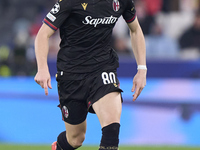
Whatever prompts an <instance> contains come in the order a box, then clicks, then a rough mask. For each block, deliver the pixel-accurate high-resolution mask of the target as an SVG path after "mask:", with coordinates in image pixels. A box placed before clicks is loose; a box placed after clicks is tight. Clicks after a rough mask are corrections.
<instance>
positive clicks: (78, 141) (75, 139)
mask: <svg viewBox="0 0 200 150" xmlns="http://www.w3.org/2000/svg"><path fill="white" fill-rule="evenodd" d="M84 140H85V133H80V134H78V135H76V136H72V137H69V140H68V142H69V144H70V145H71V146H72V147H74V148H78V147H80V146H82V143H83V141H84Z"/></svg>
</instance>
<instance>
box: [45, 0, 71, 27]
mask: <svg viewBox="0 0 200 150" xmlns="http://www.w3.org/2000/svg"><path fill="white" fill-rule="evenodd" d="M70 12H71V0H59V1H58V2H57V3H56V4H55V5H54V6H53V8H52V9H51V11H50V12H49V13H48V14H47V15H46V17H45V18H44V20H43V22H44V23H45V24H47V25H48V26H49V27H50V28H52V29H53V30H55V31H56V30H57V29H58V28H59V27H60V26H61V25H62V23H63V22H64V21H65V20H66V19H67V17H68V16H69V14H70Z"/></svg>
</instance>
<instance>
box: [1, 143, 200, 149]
mask: <svg viewBox="0 0 200 150" xmlns="http://www.w3.org/2000/svg"><path fill="white" fill-rule="evenodd" d="M199 149H200V147H171V146H169V147H166V146H163V147H157V146H149V147H147V146H146V147H142V146H138V147H136V146H135V147H134V146H133V147H128V146H120V150H199ZM0 150H51V146H42V145H41V146H36V145H34V146H32V145H5V144H0ZM78 150H98V146H88V147H87V146H83V147H81V148H79V149H78Z"/></svg>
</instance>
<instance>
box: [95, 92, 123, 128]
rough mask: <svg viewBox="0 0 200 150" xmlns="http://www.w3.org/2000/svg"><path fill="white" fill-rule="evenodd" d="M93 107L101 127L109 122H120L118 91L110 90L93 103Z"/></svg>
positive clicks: (120, 109)
mask: <svg viewBox="0 0 200 150" xmlns="http://www.w3.org/2000/svg"><path fill="white" fill-rule="evenodd" d="M92 107H93V109H94V111H95V113H96V114H97V116H98V118H99V121H100V124H101V127H102V128H103V127H105V126H107V125H109V124H111V123H114V122H115V123H120V117H121V111H122V100H121V93H120V92H112V93H109V94H107V95H105V96H104V97H102V98H101V99H99V100H98V101H97V102H95V103H94V104H93V106H92Z"/></svg>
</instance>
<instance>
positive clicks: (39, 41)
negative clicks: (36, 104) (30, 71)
mask: <svg viewBox="0 0 200 150" xmlns="http://www.w3.org/2000/svg"><path fill="white" fill-rule="evenodd" d="M54 32H55V31H54V30H53V29H51V28H50V27H49V26H47V25H46V24H45V23H43V25H42V26H41V28H40V30H39V32H38V34H37V36H36V39H35V55H36V61H37V69H38V70H37V74H36V75H35V78H34V80H35V81H36V82H37V83H38V84H39V85H40V86H41V87H42V88H44V90H45V95H48V88H52V87H51V77H50V73H49V68H48V64H47V57H48V51H49V38H50V37H51V35H52V34H53V33H54Z"/></svg>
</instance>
